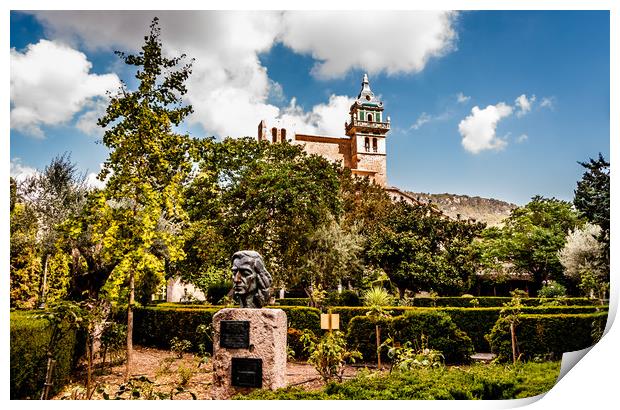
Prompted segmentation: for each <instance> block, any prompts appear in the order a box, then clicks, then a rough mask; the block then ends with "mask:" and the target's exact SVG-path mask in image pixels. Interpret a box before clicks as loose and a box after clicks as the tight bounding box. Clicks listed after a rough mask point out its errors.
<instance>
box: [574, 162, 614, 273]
mask: <svg viewBox="0 0 620 410" xmlns="http://www.w3.org/2000/svg"><path fill="white" fill-rule="evenodd" d="M579 164H580V165H581V166H582V167H584V168H585V169H586V172H584V174H583V176H582V177H581V181H579V182H577V189H576V190H575V199H574V200H573V203H574V204H575V208H577V210H579V212H580V213H581V214H582V215H583V216H585V217H586V219H587V220H588V221H590V222H591V223H593V224H595V225H598V226H600V227H601V232H600V235H599V237H598V238H599V241H600V242H602V243H603V244H604V252H603V254H602V255H601V256H602V257H603V259H602V261H601V262H602V264H603V265H604V269H606V270H607V271H609V229H610V223H609V211H610V197H609V186H610V185H609V184H610V178H609V162H608V161H606V160H605V158H604V157H603V155H602V154H601V153H599V154H598V159H596V160H594V159H592V158H590V160H589V162H580V163H579Z"/></svg>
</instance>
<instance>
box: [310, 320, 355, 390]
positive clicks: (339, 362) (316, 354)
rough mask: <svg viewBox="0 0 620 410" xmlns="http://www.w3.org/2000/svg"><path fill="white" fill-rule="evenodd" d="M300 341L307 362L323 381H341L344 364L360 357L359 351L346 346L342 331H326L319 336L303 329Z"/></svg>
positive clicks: (353, 361)
mask: <svg viewBox="0 0 620 410" xmlns="http://www.w3.org/2000/svg"><path fill="white" fill-rule="evenodd" d="M301 341H302V342H303V344H304V349H305V350H306V351H307V352H308V354H309V356H308V363H310V364H311V365H313V366H314V368H315V369H316V371H317V372H319V374H320V375H321V378H322V379H323V381H329V380H334V379H336V380H338V381H342V376H343V375H344V370H345V366H346V364H347V363H355V359H361V358H362V355H361V354H360V352H358V351H356V350H351V349H349V348H348V347H347V342H346V339H345V337H344V333H342V332H340V331H338V330H335V331H333V332H327V333H325V334H324V335H323V337H320V338H318V337H316V336H315V335H314V333H312V332H311V331H309V330H304V332H303V334H302V336H301Z"/></svg>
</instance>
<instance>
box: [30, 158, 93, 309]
mask: <svg viewBox="0 0 620 410" xmlns="http://www.w3.org/2000/svg"><path fill="white" fill-rule="evenodd" d="M18 192H19V194H20V197H21V198H22V199H23V201H24V202H26V203H28V206H29V208H30V209H31V211H32V212H33V214H34V216H35V220H36V224H37V234H36V239H37V241H36V242H37V253H38V255H39V256H40V258H41V266H42V271H43V278H42V280H41V282H40V284H41V289H40V298H39V299H40V304H41V305H45V302H46V298H47V296H48V293H49V292H52V296H54V294H55V295H56V297H57V298H61V297H64V296H65V295H66V291H67V284H68V281H69V278H68V268H67V260H68V255H66V254H63V252H62V250H61V249H60V248H59V238H60V235H61V233H60V229H59V227H60V225H61V224H62V223H63V222H64V221H65V220H67V219H68V218H70V217H72V216H73V215H75V214H76V213H78V212H79V210H80V209H81V207H82V206H83V204H84V199H85V197H86V192H87V188H86V184H85V177H84V175H82V174H79V173H78V171H77V166H76V165H75V164H74V163H72V162H71V156H70V155H69V154H67V153H64V154H62V155H59V156H56V157H54V158H53V159H52V161H51V162H50V164H49V165H47V166H46V167H45V169H44V170H43V172H42V173H37V174H35V175H33V176H31V177H29V178H27V179H26V180H25V181H24V182H23V183H22V184H20V186H19V187H18Z"/></svg>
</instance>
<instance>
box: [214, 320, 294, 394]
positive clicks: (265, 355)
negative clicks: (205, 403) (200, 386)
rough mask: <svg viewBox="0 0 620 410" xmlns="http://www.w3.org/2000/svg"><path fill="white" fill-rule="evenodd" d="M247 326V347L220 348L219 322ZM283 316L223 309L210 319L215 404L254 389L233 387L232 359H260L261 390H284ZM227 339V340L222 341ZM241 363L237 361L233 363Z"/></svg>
mask: <svg viewBox="0 0 620 410" xmlns="http://www.w3.org/2000/svg"><path fill="white" fill-rule="evenodd" d="M223 320H224V321H228V320H231V321H242V322H249V346H248V347H238V348H231V347H221V346H220V339H221V336H222V335H221V322H222V321H223ZM286 329H287V323H286V313H284V311H283V310H281V309H241V308H235V309H222V310H220V311H219V312H217V313H216V314H215V315H214V316H213V331H214V337H213V359H212V360H213V387H212V396H213V398H214V399H216V400H222V399H228V398H230V397H231V396H233V395H235V394H238V393H242V394H243V393H249V392H251V391H252V390H255V389H256V388H252V387H239V386H233V382H232V377H233V375H232V368H233V366H232V362H233V360H232V359H233V358H235V359H260V362H261V364H262V382H261V385H262V388H263V389H270V390H275V389H278V388H280V387H285V386H286ZM224 339H226V338H224ZM239 362H243V360H241V361H239V360H236V363H239Z"/></svg>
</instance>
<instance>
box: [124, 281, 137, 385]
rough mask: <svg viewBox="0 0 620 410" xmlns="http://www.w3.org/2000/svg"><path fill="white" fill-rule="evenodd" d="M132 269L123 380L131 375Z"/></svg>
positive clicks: (133, 294)
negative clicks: (125, 362)
mask: <svg viewBox="0 0 620 410" xmlns="http://www.w3.org/2000/svg"><path fill="white" fill-rule="evenodd" d="M134 285H135V284H134V272H133V269H132V271H131V272H130V273H129V303H128V304H127V364H126V366H125V382H127V381H128V380H129V376H130V375H131V364H132V363H131V361H132V359H133V303H134V297H135V286H134Z"/></svg>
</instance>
